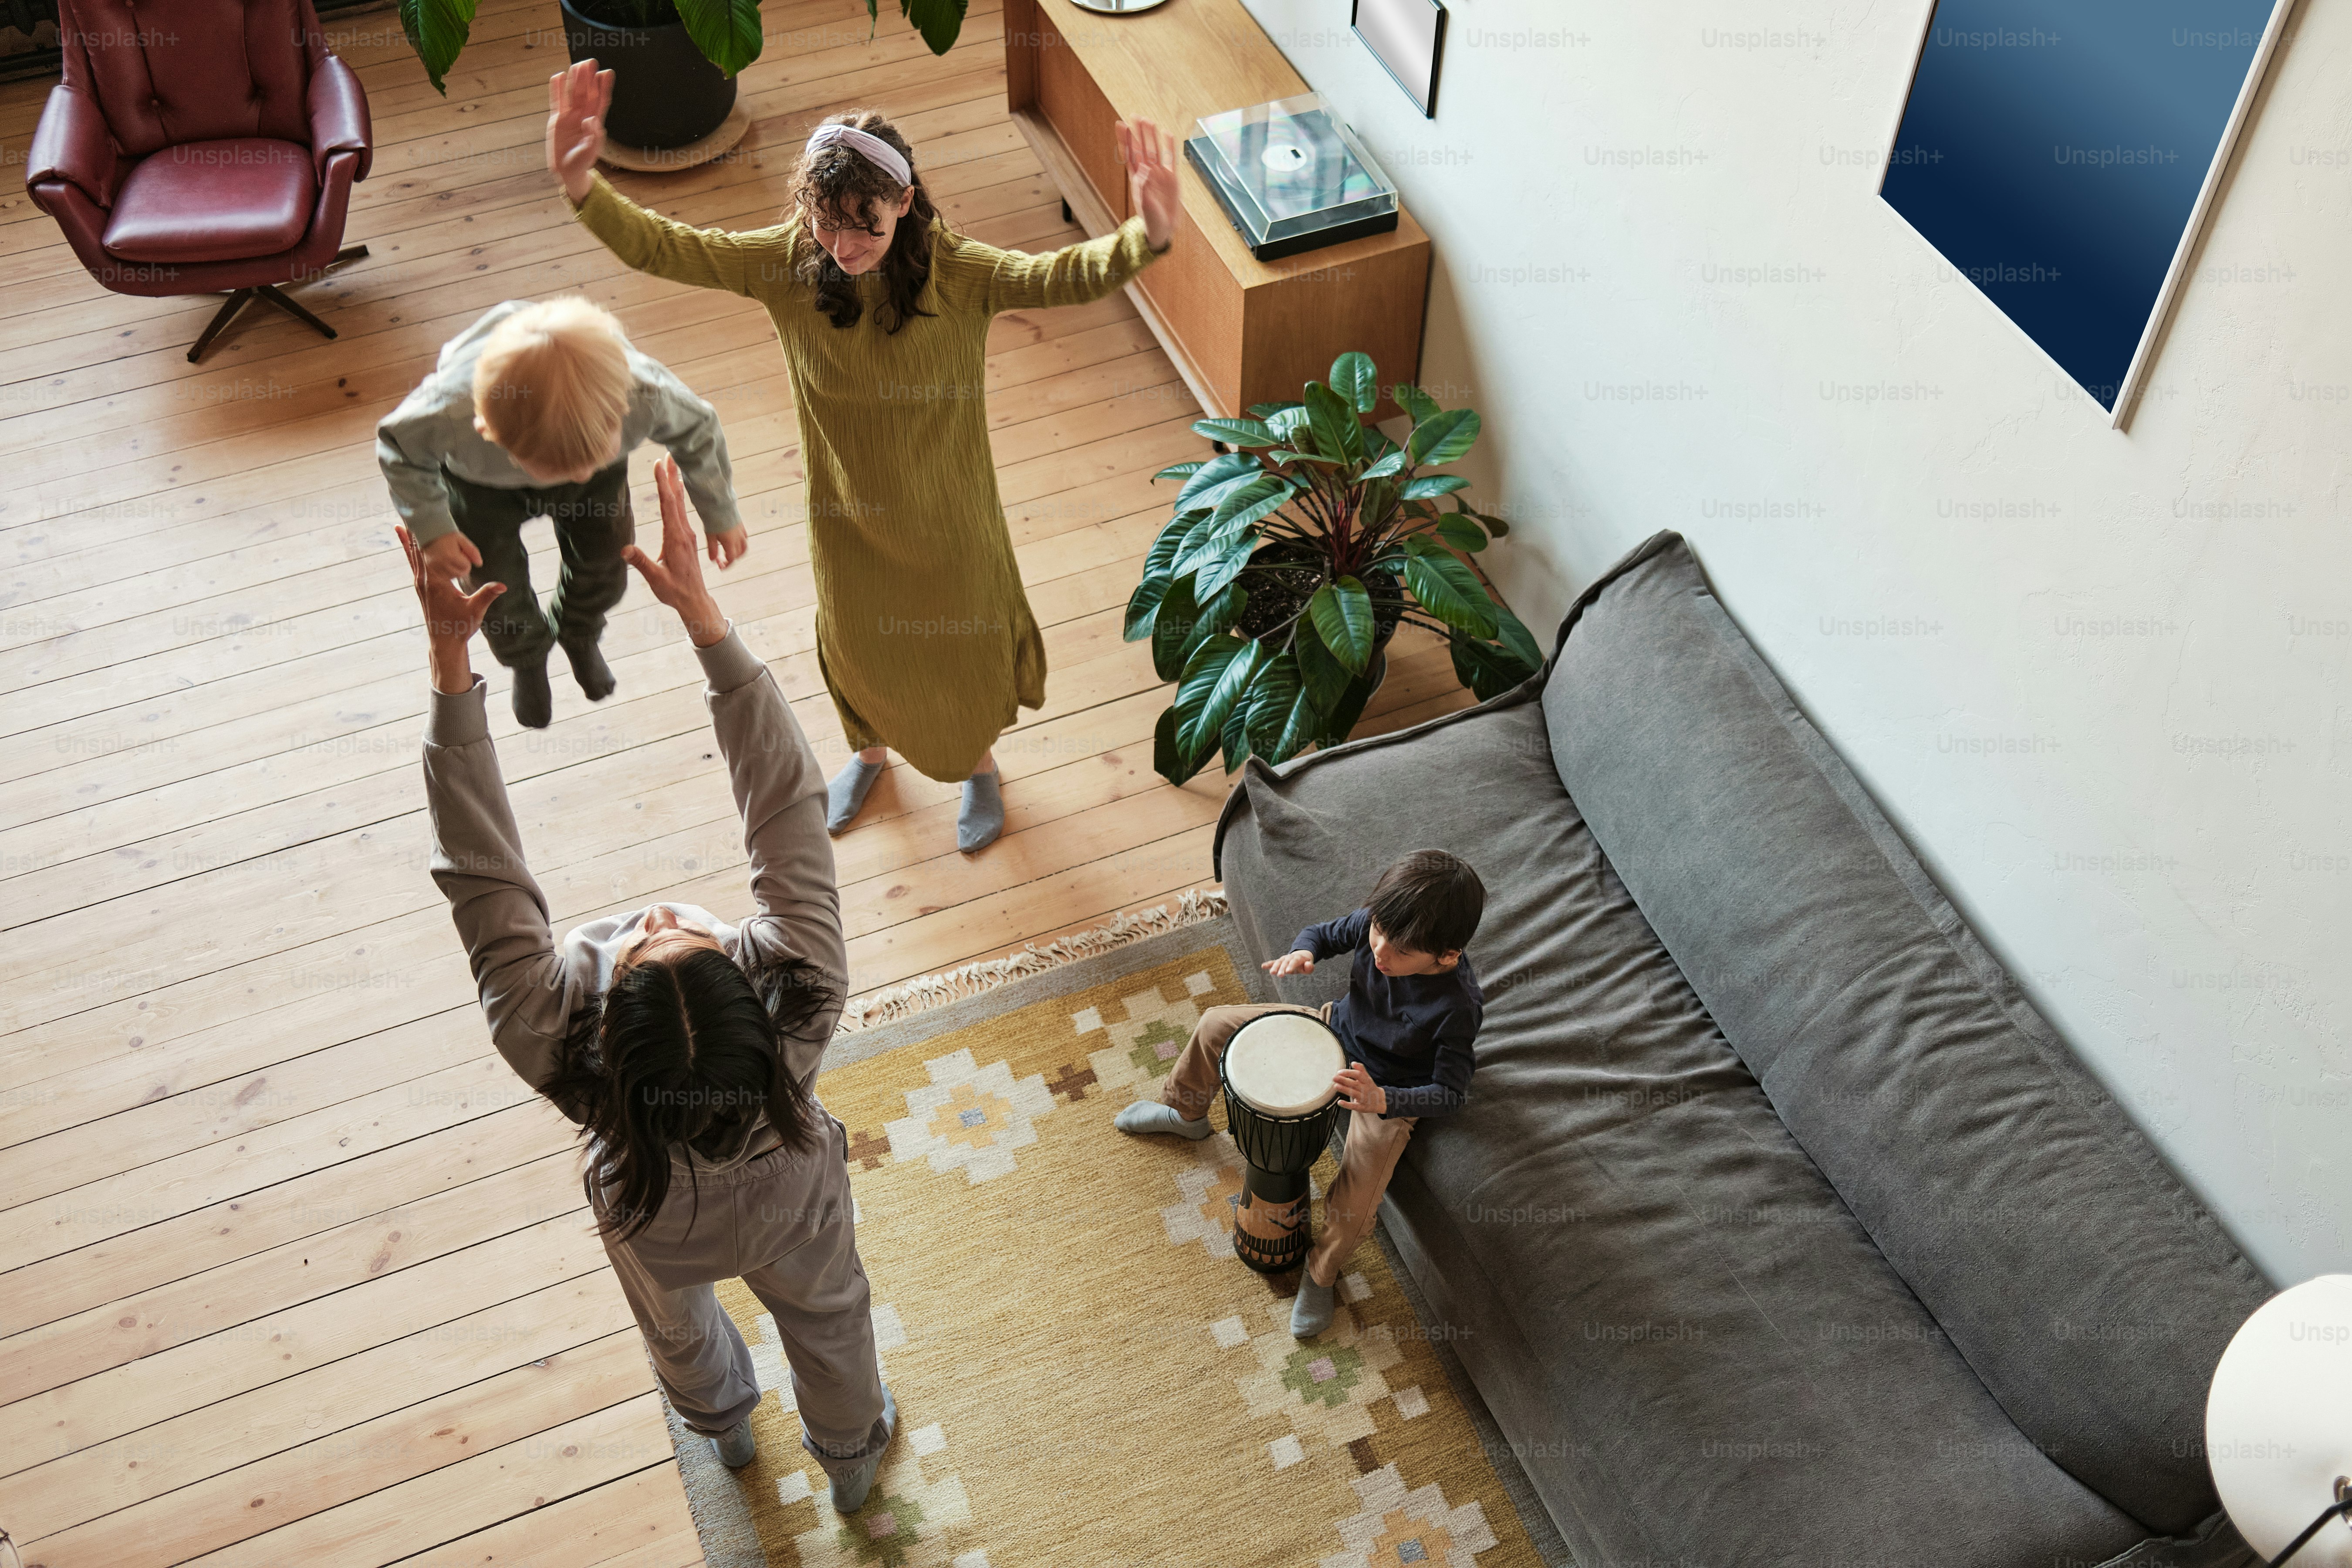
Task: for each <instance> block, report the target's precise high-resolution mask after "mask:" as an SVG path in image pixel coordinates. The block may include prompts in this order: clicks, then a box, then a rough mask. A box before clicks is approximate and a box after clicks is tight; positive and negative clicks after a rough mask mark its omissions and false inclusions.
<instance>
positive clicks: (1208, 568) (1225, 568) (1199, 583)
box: [1192, 528, 1257, 597]
mask: <svg viewBox="0 0 2352 1568" xmlns="http://www.w3.org/2000/svg"><path fill="white" fill-rule="evenodd" d="M1256 552H1257V531H1256V530H1255V529H1252V528H1244V530H1242V531H1241V532H1239V533H1237V534H1235V535H1234V536H1233V537H1232V538H1231V539H1228V540H1227V541H1225V545H1224V549H1223V552H1222V553H1220V554H1218V555H1215V556H1213V557H1212V558H1211V559H1210V560H1208V561H1206V562H1204V563H1202V565H1201V568H1200V570H1199V571H1197V572H1195V573H1193V574H1192V591H1193V592H1194V593H1196V594H1205V595H1211V596H1212V597H1213V596H1214V595H1217V594H1220V593H1222V592H1223V591H1224V587H1225V584H1228V583H1231V582H1232V581H1233V580H1234V578H1236V577H1238V576H1240V575H1241V574H1242V569H1243V568H1244V567H1245V566H1247V565H1248V564H1249V563H1250V557H1251V556H1252V555H1254V554H1255V553H1256Z"/></svg>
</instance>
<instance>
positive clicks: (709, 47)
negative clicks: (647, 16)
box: [677, 0, 963, 76]
mask: <svg viewBox="0 0 2352 1568" xmlns="http://www.w3.org/2000/svg"><path fill="white" fill-rule="evenodd" d="M677 19H678V20H679V21H680V22H683V23H684V24H685V25H686V36H687V37H689V38H691V39H693V40H694V47H696V48H698V49H700V50H701V51H702V58H704V59H707V60H709V62H710V63H711V64H712V65H715V66H717V67H718V68H719V69H720V70H721V71H723V72H725V73H726V74H727V75H729V76H733V75H734V74H735V73H736V72H737V71H740V70H741V69H742V68H744V67H745V66H748V65H750V64H751V62H752V61H753V60H756V59H758V58H760V46H761V43H762V42H763V41H764V40H763V39H762V37H761V32H760V0H677ZM956 20H957V22H958V23H959V24H961V21H962V20H963V18H962V16H961V13H959V15H958V16H957V17H956ZM949 38H950V41H953V38H954V35H953V34H952V33H950V35H949Z"/></svg>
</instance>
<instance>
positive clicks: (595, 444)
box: [474, 295, 636, 473]
mask: <svg viewBox="0 0 2352 1568" xmlns="http://www.w3.org/2000/svg"><path fill="white" fill-rule="evenodd" d="M635 385H636V375H635V373H634V372H633V371H631V370H630V369H629V341H628V339H627V338H625V337H624V336H622V335H621V323H620V322H618V321H614V319H613V313H612V312H611V311H609V310H601V309H599V308H598V307H596V306H594V305H592V304H590V303H589V302H588V301H587V300H583V299H581V298H579V297H578V296H576V295H571V296H566V297H564V298H562V299H559V300H542V301H541V302H540V303H539V304H536V305H528V306H525V307H524V308H523V309H521V310H517V311H516V312H515V313H514V314H513V315H511V316H509V317H508V318H507V319H506V320H505V321H500V322H499V324H498V325H497V326H496V327H493V328H492V329H490V335H489V337H488V339H486V340H485V341H484V342H483V343H482V352H481V353H480V354H479V355H478V357H477V358H476V359H475V361H474V412H475V413H476V414H478V415H479V416H481V420H482V424H483V425H484V426H486V427H487V428H488V431H489V437H490V439H491V440H493V441H496V442H497V443H498V444H499V446H501V447H505V448H506V449H507V451H508V452H509V454H511V455H512V456H513V457H514V458H516V459H517V460H518V461H520V462H525V463H529V464H530V465H531V466H533V467H534V468H544V469H547V470H549V471H551V472H558V473H577V472H579V471H580V470H582V469H583V468H603V467H604V466H605V465H606V464H608V463H610V462H612V461H613V460H614V457H615V456H616V452H615V448H617V447H619V446H620V442H621V421H622V419H623V418H624V417H625V416H626V415H627V413H628V409H629V394H630V392H631V391H632V390H633V389H634V388H635Z"/></svg>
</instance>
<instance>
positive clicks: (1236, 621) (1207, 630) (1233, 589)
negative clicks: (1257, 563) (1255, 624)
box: [1193, 582, 1249, 637]
mask: <svg viewBox="0 0 2352 1568" xmlns="http://www.w3.org/2000/svg"><path fill="white" fill-rule="evenodd" d="M1193 586H1194V588H1195V590H1196V591H1197V589H1198V588H1199V584H1198V583H1197V582H1196V583H1195V584H1193ZM1248 607H1249V592H1248V590H1247V589H1245V588H1244V587H1243V586H1242V585H1241V584H1239V583H1228V584H1225V585H1224V586H1223V587H1222V588H1220V589H1218V590H1217V591H1216V592H1215V593H1213V594H1212V595H1209V596H1208V597H1207V598H1205V599H1202V601H1201V620H1200V626H1199V635H1200V636H1202V637H1214V636H1215V635H1216V634H1217V633H1219V632H1229V631H1231V630H1233V629H1234V626H1238V625H1240V624H1241V618H1242V611H1244V609H1246V608H1248Z"/></svg>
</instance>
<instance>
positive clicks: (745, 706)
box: [400, 458, 898, 1513]
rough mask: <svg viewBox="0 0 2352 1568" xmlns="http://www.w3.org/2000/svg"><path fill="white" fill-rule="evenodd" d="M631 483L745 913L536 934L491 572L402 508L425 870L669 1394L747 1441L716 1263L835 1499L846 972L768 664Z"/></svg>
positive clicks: (791, 730)
mask: <svg viewBox="0 0 2352 1568" xmlns="http://www.w3.org/2000/svg"><path fill="white" fill-rule="evenodd" d="M655 477H656V485H657V486H658V488H659V491H660V495H661V510H662V551H661V557H660V559H659V560H658V561H656V560H654V559H651V558H649V557H647V556H646V554H645V553H644V552H641V551H639V550H638V549H637V548H636V547H635V545H634V544H633V545H630V546H629V547H628V548H627V549H626V550H625V552H624V555H625V559H626V560H627V561H628V563H630V564H631V565H632V566H634V567H635V568H636V570H637V572H638V574H640V575H641V576H643V577H644V578H645V580H646V585H647V586H648V587H650V588H651V589H652V590H653V594H654V596H655V597H656V599H658V600H660V601H661V602H662V603H663V604H665V605H669V606H670V607H671V608H672V609H674V610H676V611H677V613H678V617H679V619H680V620H681V621H682V622H683V623H684V624H685V626H686V630H687V633H688V636H689V637H691V638H692V639H693V642H694V647H695V652H696V653H697V655H698V656H699V657H700V658H701V660H702V671H703V676H704V679H705V680H706V681H707V683H708V684H707V685H706V687H705V689H704V692H703V700H704V701H705V702H706V703H707V704H708V705H709V709H710V716H711V724H712V727H713V728H714V729H715V730H716V731H717V732H718V737H719V750H720V751H722V752H725V753H726V757H727V771H728V775H729V777H730V780H731V781H732V783H733V785H734V791H735V805H736V808H737V810H738V811H740V813H741V815H742V818H743V835H744V845H745V847H746V849H747V850H748V851H749V852H750V857H751V897H752V901H753V902H754V904H756V905H757V907H758V911H759V912H758V913H756V914H754V915H753V916H751V919H749V920H747V921H744V922H743V923H742V924H741V925H740V926H732V925H729V924H728V923H727V922H726V921H721V920H719V918H718V917H716V916H714V915H712V914H710V913H709V912H708V911H706V910H698V909H695V908H693V907H691V906H688V905H683V904H656V905H653V906H652V907H650V908H648V909H643V910H636V911H635V912H634V913H631V914H626V915H608V916H606V917H605V918H604V919H602V920H597V921H590V922H589V923H587V924H586V925H583V926H581V927H579V928H577V929H576V930H574V931H572V933H571V934H570V935H568V936H566V937H565V938H564V939H563V940H562V942H560V943H559V942H557V941H556V940H555V934H554V932H553V931H551V930H550V929H549V926H548V923H547V900H546V899H545V898H544V897H543V896H541V892H540V889H539V884H538V883H537V882H536V881H534V880H532V879H531V875H530V871H529V870H528V869H527V868H525V866H524V864H523V856H522V844H521V840H520V836H519V835H518V834H517V832H516V829H515V820H514V813H513V810H512V808H511V807H510V806H509V804H508V802H507V792H506V783H505V781H504V779H503V778H501V777H500V775H499V762H498V754H497V752H495V751H493V750H492V748H491V745H490V739H489V725H488V717H487V714H486V712H485V709H484V700H485V690H486V688H485V686H484V684H483V682H482V681H481V679H479V678H478V677H477V676H476V675H475V674H474V673H473V670H472V668H471V667H470V665H469V664H468V662H467V640H468V639H469V638H470V637H472V636H473V634H474V632H475V630H476V629H477V628H478V626H480V625H481V622H482V616H483V614H484V612H485V611H486V610H488V607H489V605H490V602H491V600H492V599H494V598H495V597H496V596H497V595H499V593H500V592H501V591H502V590H501V588H500V586H499V584H496V583H492V584H486V585H485V586H484V587H482V588H481V590H480V591H478V592H477V593H474V594H470V595H469V594H467V593H464V592H462V591H461V590H460V589H459V587H458V585H457V584H456V583H455V582H452V581H449V580H446V579H443V578H439V577H436V575H434V574H432V573H431V572H430V571H429V570H428V569H427V567H426V564H425V558H424V556H423V554H422V553H421V552H420V550H419V547H418V545H417V543H416V542H415V540H414V539H412V538H411V537H410V536H409V534H408V531H407V530H406V529H402V530H400V540H401V545H402V547H403V548H404V550H406V552H408V562H409V572H410V574H411V576H412V577H413V579H414V580H415V584H416V595H417V598H418V599H419V600H420V601H421V602H422V604H423V605H424V606H425V629H426V632H427V635H428V639H429V643H430V647H431V650H432V653H431V663H432V675H433V710H432V717H431V719H430V720H429V721H428V722H427V724H426V727H425V796H426V799H427V801H428V803H429V804H430V806H431V808H432V816H433V879H434V881H435V882H436V883H437V884H439V886H440V889H441V890H442V892H443V893H444V894H445V895H446V896H447V898H448V900H449V912H450V914H451V916H452V917H453V918H454V919H455V920H456V921H457V934H458V935H459V937H460V938H462V939H463V940H464V942H465V943H466V953H467V958H468V959H470V960H471V962H472V964H473V970H474V979H475V982H476V984H478V986H479V987H480V991H481V1001H482V1012H483V1014H484V1015H485V1016H487V1017H488V1020H489V1026H490V1038H491V1040H492V1042H493V1043H494V1044H495V1045H496V1046H497V1047H498V1049H499V1055H501V1056H503V1057H504V1058H506V1059H507V1062H508V1065H509V1066H511V1067H512V1068H514V1069H515V1071H516V1072H518V1073H520V1075H521V1076H522V1079H523V1081H524V1082H526V1083H528V1084H530V1086H531V1087H532V1088H533V1089H537V1090H539V1091H540V1092H541V1094H544V1095H545V1096H546V1097H547V1098H548V1099H549V1100H551V1102H553V1104H554V1105H555V1107H556V1109H557V1110H561V1111H562V1113H563V1114H564V1115H565V1116H567V1117H569V1118H571V1119H572V1121H575V1122H578V1123H579V1124H580V1127H581V1135H582V1138H583V1142H584V1143H585V1146H586V1173H585V1176H584V1177H583V1186H584V1187H585V1190H586V1192H587V1194H588V1198H589V1202H590V1204H591V1205H592V1207H593V1210H594V1212H595V1215H596V1220H597V1229H598V1232H599V1234H600V1235H601V1236H602V1237H603V1238H604V1250H605V1253H606V1255H607V1256H608V1257H609V1258H611V1259H612V1263H613V1271H614V1273H615V1274H617V1275H618V1276H619V1277H620V1281H621V1289H622V1290H623V1291H624V1293H625V1295H626V1296H627V1298H628V1301H629V1306H630V1308H631V1310H633V1311H635V1314H636V1319H637V1326H638V1328H639V1329H640V1330H642V1331H644V1334H645V1338H646V1350H647V1351H648V1352H649V1353H650V1354H651V1356H652V1358H653V1362H654V1365H655V1369H656V1374H657V1375H658V1376H659V1378H660V1380H661V1385H662V1391H663V1392H664V1393H665V1394H667V1395H668V1396H669V1401H670V1404H671V1405H672V1406H673V1407H675V1408H676V1409H677V1413H678V1415H680V1416H682V1417H683V1418H684V1419H685V1421H686V1423H687V1425H688V1426H692V1427H693V1428H694V1429H695V1430H696V1431H698V1432H703V1433H707V1434H709V1435H710V1436H712V1437H714V1438H716V1439H717V1441H718V1445H719V1457H720V1458H723V1459H724V1460H726V1462H727V1463H729V1464H730V1465H736V1466H740V1465H746V1464H749V1463H750V1462H751V1458H753V1446H752V1439H751V1409H752V1406H754V1405H757V1404H758V1403H759V1402H760V1388H759V1384H758V1383H757V1381H756V1380H755V1379H754V1377H753V1374H752V1368H751V1352H749V1351H748V1350H746V1349H745V1347H744V1344H743V1338H742V1336H741V1335H740V1333H738V1332H737V1331H736V1329H735V1325H734V1324H733V1323H732V1322H731V1321H729V1319H728V1317H727V1314H726V1312H725V1311H724V1310H721V1309H720V1307H719V1301H718V1298H717V1295H716V1293H715V1292H714V1291H713V1290H712V1289H711V1283H712V1282H713V1281H714V1280H718V1279H726V1278H728V1277H730V1276H738V1277H740V1278H741V1279H742V1280H743V1282H744V1283H745V1284H746V1285H748V1286H750V1287H751V1292H752V1294H753V1295H755V1296H757V1297H758V1298H759V1299H760V1301H761V1304H762V1305H763V1306H765V1307H766V1308H767V1309H768V1310H769V1311H770V1312H771V1313H772V1314H773V1315H774V1318H775V1322H776V1331H777V1335H778V1337H779V1338H780V1339H781V1340H782V1342H783V1350H784V1355H785V1357H786V1359H787V1360H788V1361H789V1362H790V1363H792V1370H793V1397H794V1402H795V1404H796V1405H797V1406H798V1409H799V1414H800V1418H801V1443H802V1446H803V1447H805V1448H806V1449H807V1450H808V1451H809V1452H810V1453H811V1454H813V1455H814V1456H815V1457H816V1460H817V1462H818V1463H819V1464H820V1465H822V1466H823V1467H824V1470H825V1473H826V1474H827V1475H828V1476H829V1477H831V1478H832V1481H833V1503H834V1507H835V1510H838V1511H840V1512H842V1513H848V1512H850V1511H852V1510H856V1508H857V1507H859V1506H860V1505H861V1504H862V1503H864V1502H865V1500H866V1494H867V1491H868V1490H869V1489H870V1488H871V1487H872V1485H873V1481H874V1475H875V1471H876V1470H877V1468H879V1467H880V1465H881V1462H882V1453H883V1450H884V1448H885V1447H887V1446H888V1444H889V1441H890V1436H891V1434H892V1432H893V1430H894V1429H895V1428H896V1426H897V1424H898V1410H897V1406H896V1405H895V1404H894V1403H893V1401H892V1399H891V1397H890V1391H889V1390H888V1389H887V1388H885V1387H884V1386H883V1384H882V1378H881V1372H880V1368H879V1366H878V1364H877V1363H876V1361H875V1357H874V1324H873V1318H872V1312H871V1305H870V1296H869V1291H868V1288H867V1285H866V1268H865V1266H864V1265H863V1264H862V1263H860V1262H859V1261H858V1257H857V1242H856V1233H855V1230H854V1227H853V1226H852V1223H851V1215H852V1207H851V1203H850V1194H849V1172H848V1164H847V1139H846V1137H845V1134H844V1132H843V1131H842V1126H841V1123H840V1122H838V1121H835V1120H834V1119H833V1118H832V1117H831V1116H830V1115H828V1114H827V1113H826V1111H825V1110H824V1106H822V1105H821V1104H819V1103H818V1101H817V1100H816V1097H815V1094H814V1080H815V1078H816V1070H817V1063H818V1059H819V1058H820V1057H821V1056H822V1055H823V1053H824V1046H825V1042H826V1041H827V1040H828V1039H829V1038H830V1037H831V1036H832V1033H833V1027H834V1023H835V1019H836V1018H838V1017H839V1016H840V1014H841V1000H842V996H843V994H844V992H845V987H846V984H847V979H848V970H849V962H848V954H847V951H846V949H845V946H844V943H843V941H842V934H841V902H840V898H839V895H838V894H837V892H836V891H835V887H834V879H833V848H832V845H831V843H830V842H829V840H828V838H827V836H826V834H825V828H824V811H825V781H824V773H823V771H822V770H821V769H820V768H819V767H818V765H817V760H816V756H815V753H814V752H813V751H811V750H810V747H809V743H808V740H807V738H806V737H805V736H803V734H802V733H801V728H800V724H799V722H798V721H796V720H794V719H793V712H792V710H791V709H790V708H788V707H787V706H785V703H784V697H783V693H782V691H780V690H778V689H777V687H776V683H775V679H774V678H773V677H772V676H771V675H770V674H769V673H768V668H767V667H766V666H765V665H764V664H762V663H761V662H760V660H759V658H757V657H755V656H754V655H753V654H752V653H751V650H750V649H749V648H747V647H744V645H743V642H742V639H741V638H740V637H737V636H736V635H735V631H734V628H733V626H731V625H730V623H729V622H728V621H727V620H726V619H725V617H723V616H720V615H719V608H718V605H716V604H715V603H714V602H713V601H712V600H711V597H710V595H709V591H708V590H707V589H706V588H705V587H704V586H703V583H702V570H701V563H700V562H699V561H698V559H697V556H696V548H695V541H694V536H693V533H692V531H690V529H689V528H688V523H687V521H686V517H687V513H686V496H685V489H684V486H683V484H682V483H681V481H680V479H679V477H678V472H677V464H676V463H675V461H673V460H671V459H669V458H664V459H663V460H662V462H661V464H660V465H659V467H658V468H657V469H656V476H655Z"/></svg>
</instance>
